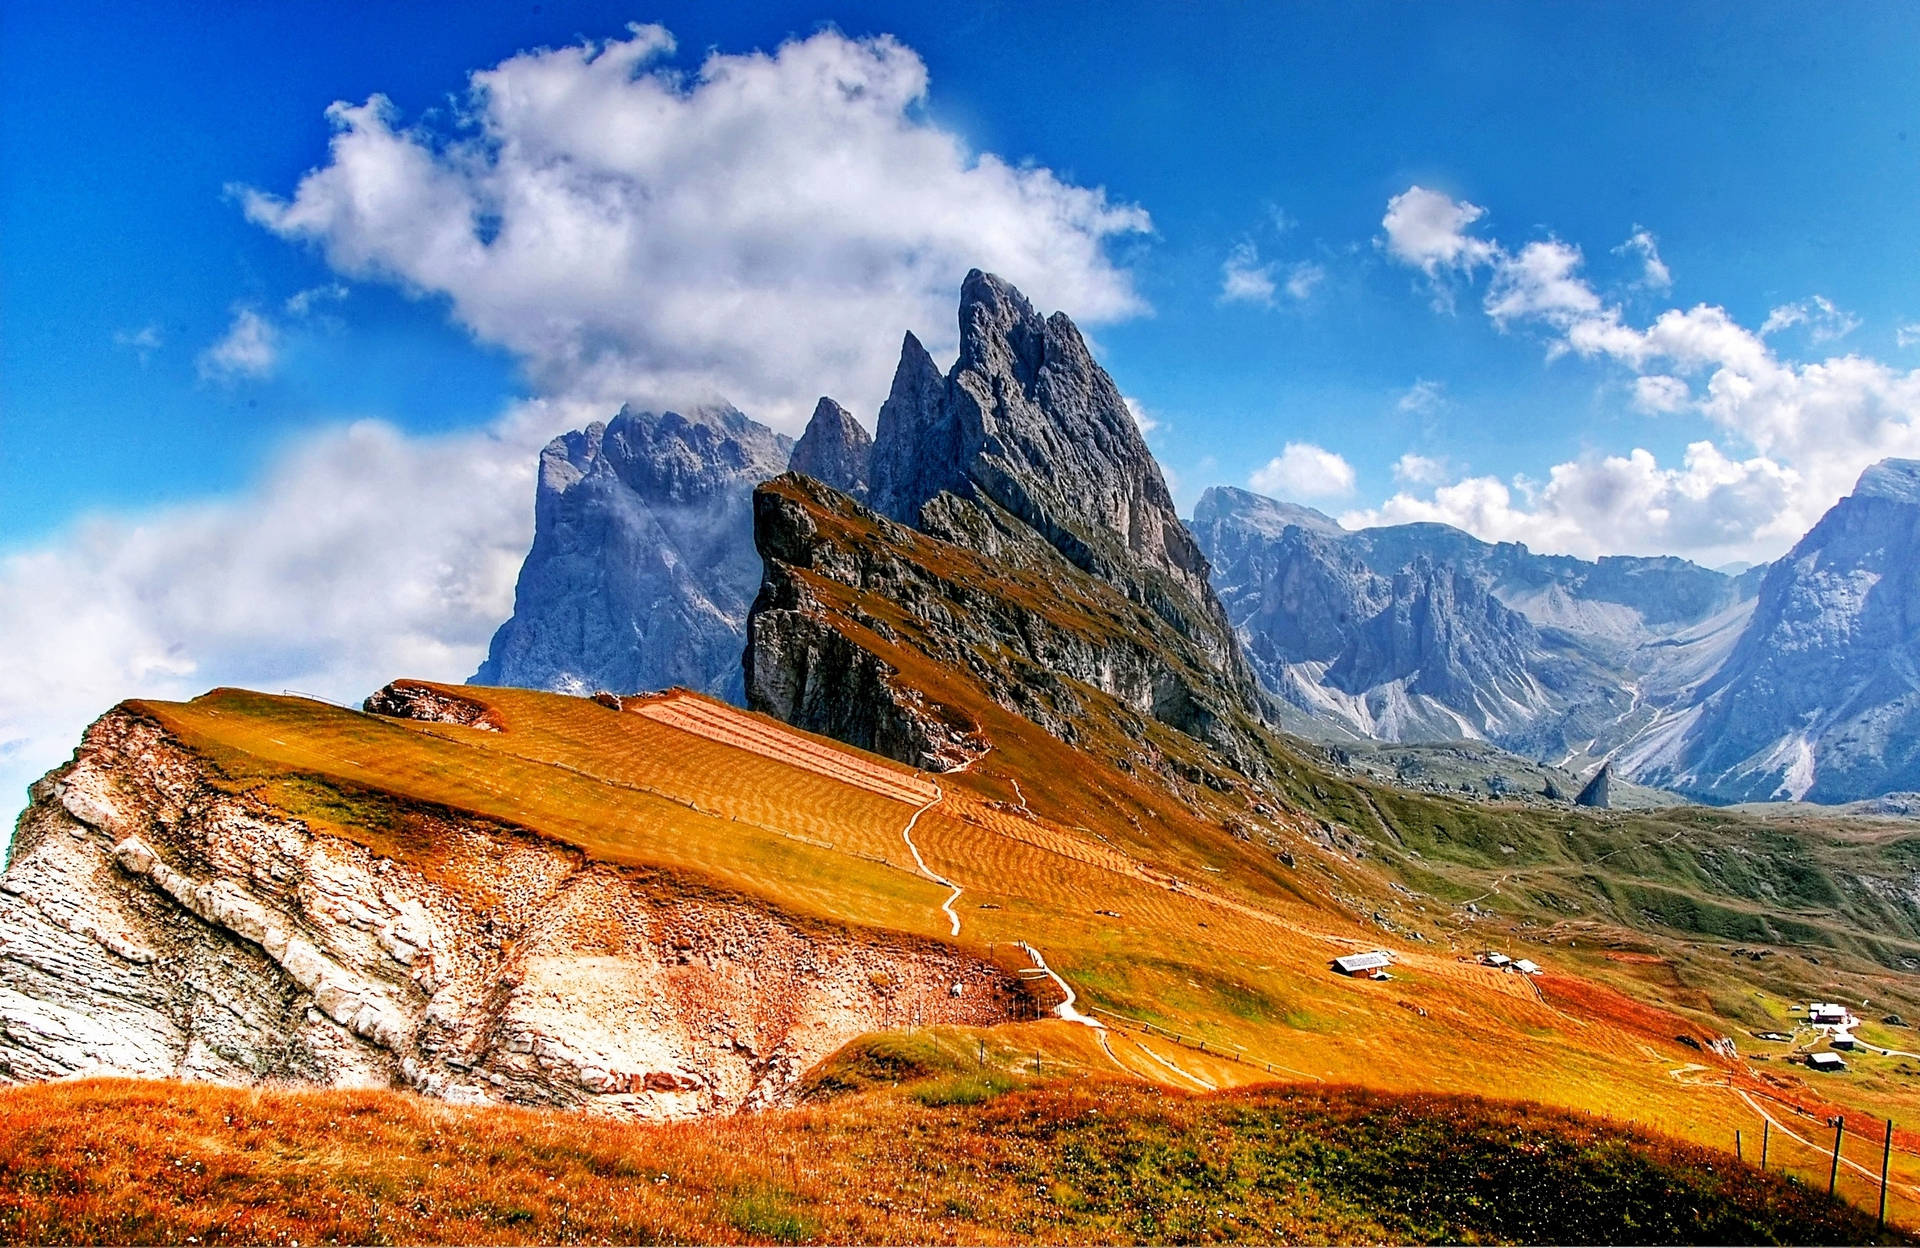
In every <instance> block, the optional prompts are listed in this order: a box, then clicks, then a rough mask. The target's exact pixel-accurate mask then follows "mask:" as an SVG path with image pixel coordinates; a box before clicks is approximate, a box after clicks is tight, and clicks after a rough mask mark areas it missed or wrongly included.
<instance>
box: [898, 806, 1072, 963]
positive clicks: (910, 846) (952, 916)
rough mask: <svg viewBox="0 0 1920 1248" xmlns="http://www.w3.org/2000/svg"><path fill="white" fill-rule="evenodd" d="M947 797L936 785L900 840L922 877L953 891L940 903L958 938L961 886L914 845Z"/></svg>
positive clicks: (903, 829) (904, 830)
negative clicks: (919, 829)
mask: <svg viewBox="0 0 1920 1248" xmlns="http://www.w3.org/2000/svg"><path fill="white" fill-rule="evenodd" d="M945 796H946V794H945V793H943V792H941V791H940V785H939V784H938V783H935V784H934V786H933V800H932V801H930V802H928V803H927V804H926V805H924V806H922V807H920V808H919V809H918V810H916V811H914V812H913V818H911V819H909V820H907V826H906V827H904V828H902V829H900V839H901V840H904V841H905V842H906V843H907V852H908V853H910V854H912V855H913V862H914V865H915V866H917V867H919V868H920V874H921V875H924V876H926V877H927V878H928V879H930V880H932V881H933V882H934V883H936V884H940V885H944V886H945V887H947V888H950V889H952V890H953V895H952V896H950V897H948V898H947V899H946V900H945V901H943V902H941V903H940V909H941V910H942V911H943V912H944V913H945V914H946V916H947V919H948V920H949V921H950V922H951V923H952V924H953V935H955V936H958V935H959V934H960V916H959V915H958V914H956V913H955V912H954V909H953V903H954V902H956V901H958V900H960V886H959V885H958V884H955V883H954V882H953V881H952V880H950V879H948V878H947V877H946V876H944V875H941V874H939V873H938V872H937V871H935V870H934V869H933V868H931V867H929V866H928V865H927V860H926V859H925V858H922V857H921V856H920V847H919V846H918V845H915V844H914V843H913V826H914V825H915V824H917V823H919V822H920V816H921V815H924V814H926V813H927V812H928V811H930V810H932V809H933V808H934V807H935V806H938V805H939V804H940V801H941V799H942V798H944V797H945ZM1068 996H1069V997H1071V996H1072V994H1071V993H1069V994H1068Z"/></svg>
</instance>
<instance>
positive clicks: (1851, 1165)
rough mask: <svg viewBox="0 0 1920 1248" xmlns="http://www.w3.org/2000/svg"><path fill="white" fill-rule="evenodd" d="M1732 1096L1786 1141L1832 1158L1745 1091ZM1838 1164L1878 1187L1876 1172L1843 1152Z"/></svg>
mask: <svg viewBox="0 0 1920 1248" xmlns="http://www.w3.org/2000/svg"><path fill="white" fill-rule="evenodd" d="M1733 1094H1734V1095H1735V1096H1737V1097H1739V1098H1740V1099H1741V1100H1743V1101H1745V1102H1746V1103H1747V1108H1748V1109H1751V1110H1752V1111H1753V1112H1754V1113H1756V1114H1759V1115H1760V1116H1761V1117H1762V1118H1764V1119H1766V1120H1767V1121H1768V1122H1770V1123H1772V1124H1773V1129H1774V1130H1775V1131H1778V1132H1780V1133H1781V1134H1782V1135H1784V1136H1786V1137H1787V1138H1788V1139H1791V1140H1797V1141H1798V1142H1800V1143H1801V1144H1804V1145H1806V1146H1807V1147H1808V1148H1810V1149H1812V1150H1813V1151H1814V1152H1816V1153H1818V1154H1820V1155H1821V1156H1822V1157H1826V1158H1829V1159H1831V1158H1832V1157H1833V1149H1832V1147H1831V1146H1828V1145H1821V1144H1815V1143H1814V1142H1813V1141H1812V1140H1809V1139H1807V1138H1806V1137H1805V1136H1803V1135H1800V1134H1799V1133H1797V1132H1795V1131H1794V1130H1793V1129H1792V1128H1791V1127H1789V1126H1787V1124H1786V1123H1784V1122H1781V1121H1780V1120H1779V1119H1778V1118H1775V1117H1774V1116H1773V1115H1772V1114H1770V1113H1768V1112H1767V1111H1766V1110H1765V1109H1764V1108H1762V1107H1761V1105H1760V1103H1759V1102H1758V1101H1756V1100H1754V1099H1753V1098H1752V1097H1751V1096H1748V1095H1747V1093H1746V1089H1744V1088H1734V1089H1733ZM1840 1164H1841V1165H1843V1166H1846V1167H1847V1168H1848V1169H1850V1170H1858V1171H1859V1172H1860V1173H1861V1174H1863V1175H1865V1176H1866V1177H1867V1178H1869V1179H1871V1180H1873V1183H1874V1185H1875V1186H1876V1187H1877V1186H1879V1184H1880V1175H1879V1173H1878V1172H1877V1171H1873V1170H1869V1169H1867V1168H1866V1167H1865V1166H1863V1165H1861V1164H1860V1163H1859V1162H1857V1161H1855V1160H1854V1159H1853V1158H1851V1157H1849V1156H1847V1155H1846V1153H1845V1152H1844V1151H1843V1152H1842V1153H1841V1154H1840ZM1888 1186H1889V1187H1890V1188H1894V1189H1900V1188H1904V1189H1906V1191H1907V1193H1908V1194H1909V1195H1920V1188H1916V1187H1914V1186H1913V1185H1912V1184H1911V1183H1889V1184H1888Z"/></svg>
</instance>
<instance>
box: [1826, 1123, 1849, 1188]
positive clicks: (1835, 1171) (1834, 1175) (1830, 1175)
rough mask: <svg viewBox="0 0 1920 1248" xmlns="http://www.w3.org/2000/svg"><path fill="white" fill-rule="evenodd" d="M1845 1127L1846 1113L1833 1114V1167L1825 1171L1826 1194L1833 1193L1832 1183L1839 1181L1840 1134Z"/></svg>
mask: <svg viewBox="0 0 1920 1248" xmlns="http://www.w3.org/2000/svg"><path fill="white" fill-rule="evenodd" d="M1846 1129H1847V1119H1846V1115H1844V1114H1841V1115H1837V1116H1835V1118H1834V1120H1833V1168H1832V1169H1831V1170H1829V1171H1827V1195H1829V1196H1831V1195H1833V1187H1834V1184H1836V1183H1838V1182H1839V1181H1840V1136H1841V1134H1842V1133H1843V1132H1844V1131H1846Z"/></svg>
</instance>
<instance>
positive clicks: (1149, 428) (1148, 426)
mask: <svg viewBox="0 0 1920 1248" xmlns="http://www.w3.org/2000/svg"><path fill="white" fill-rule="evenodd" d="M1121 400H1122V401H1123V402H1124V403H1126V405H1127V415H1129V416H1131V417H1133V423H1134V424H1136V425H1138V426H1140V432H1141V434H1143V435H1145V434H1149V433H1152V432H1153V431H1154V430H1156V429H1158V428H1159V427H1160V421H1159V420H1158V418H1156V417H1155V416H1154V414H1153V413H1152V412H1149V411H1148V410H1147V407H1146V404H1144V403H1142V402H1140V401H1139V400H1138V399H1135V398H1133V397H1131V396H1128V395H1122V396H1121Z"/></svg>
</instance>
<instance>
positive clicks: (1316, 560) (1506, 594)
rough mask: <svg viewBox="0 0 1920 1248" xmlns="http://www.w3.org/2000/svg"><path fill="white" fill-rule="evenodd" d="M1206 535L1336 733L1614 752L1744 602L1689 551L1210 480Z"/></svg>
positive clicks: (1282, 661) (1272, 652)
mask: <svg viewBox="0 0 1920 1248" xmlns="http://www.w3.org/2000/svg"><path fill="white" fill-rule="evenodd" d="M1193 531H1194V533H1195V535H1196V537H1197V539H1198V541H1199V543H1200V545H1201V548H1202V549H1203V550H1204V551H1205V552H1206V554H1207V556H1208V558H1209V559H1211V560H1212V561H1213V564H1214V567H1215V582H1216V584H1217V586H1218V588H1219V591H1220V596H1221V599H1222V600H1223V601H1224V602H1225V603H1226V604H1227V608H1228V612H1229V615H1230V617H1231V619H1232V620H1233V622H1234V624H1235V626H1236V627H1237V628H1238V630H1239V631H1240V634H1241V637H1242V639H1243V641H1244V644H1245V648H1246V651H1247V653H1248V655H1249V656H1250V658H1251V659H1252V661H1253V663H1254V666H1255V669H1256V671H1257V672H1258V674H1259V676H1260V678H1261V679H1262V681H1263V682H1265V683H1266V685H1267V687H1268V688H1270V689H1271V690H1273V691H1274V692H1275V693H1277V694H1279V695H1280V696H1281V697H1283V698H1285V699H1286V700H1287V701H1288V702H1289V703H1291V704H1292V705H1294V706H1295V707H1298V708H1300V709H1301V710H1303V711H1305V712H1307V713H1308V714H1310V715H1312V716H1313V717H1315V719H1316V720H1317V721H1318V722H1319V724H1321V725H1323V728H1322V729H1321V730H1322V731H1325V732H1328V733H1329V734H1330V735H1331V734H1337V733H1338V732H1339V731H1341V730H1345V731H1349V732H1353V733H1356V734H1359V735H1363V736H1369V737H1380V738H1386V739H1389V740H1405V741H1414V740H1448V739H1459V738H1475V737H1479V738H1485V739H1488V740H1491V741H1494V742H1496V743H1498V744H1500V745H1502V746H1505V747H1506V748H1508V749H1512V750H1515V751H1518V752H1521V753H1524V754H1528V755H1530V756H1533V757H1537V758H1553V759H1555V760H1564V761H1571V757H1570V756H1572V755H1579V754H1588V755H1589V756H1590V757H1593V758H1595V759H1597V758H1599V757H1604V756H1605V755H1606V754H1607V752H1608V751H1610V750H1611V749H1613V748H1614V747H1616V746H1618V745H1619V744H1620V743H1621V742H1623V741H1625V740H1628V739H1630V738H1631V737H1632V736H1633V735H1634V733H1636V732H1637V731H1639V730H1640V729H1642V728H1643V727H1644V726H1645V725H1646V723H1647V722H1648V721H1649V720H1650V719H1651V718H1652V717H1653V715H1654V714H1655V711H1656V704H1658V705H1666V704H1668V703H1671V702H1674V701H1677V700H1679V699H1681V698H1683V697H1684V696H1685V695H1686V693H1687V691H1688V690H1689V689H1690V688H1691V687H1692V686H1693V685H1694V684H1697V682H1698V680H1699V679H1701V678H1702V677H1703V676H1704V674H1705V671H1704V670H1702V669H1706V670H1710V668H1711V665H1712V664H1713V663H1717V662H1718V660H1719V657H1720V656H1721V654H1722V653H1723V652H1724V650H1725V648H1726V646H1727V644H1728V642H1729V638H1730V636H1731V635H1732V632H1733V631H1736V630H1732V629H1729V628H1728V627H1726V626H1725V625H1726V623H1727V621H1726V620H1723V619H1722V618H1721V617H1723V616H1733V615H1737V614H1739V613H1740V612H1741V611H1742V610H1743V609H1744V608H1743V605H1742V596H1743V593H1744V592H1745V591H1744V589H1743V584H1742V582H1741V581H1738V580H1736V579H1735V578H1731V577H1728V576H1725V575H1722V574H1721V573H1717V572H1711V571H1709V570H1707V569H1705V568H1701V567H1698V566H1697V565H1694V564H1691V563H1687V562H1686V561H1684V560H1679V559H1640V558H1627V557H1620V558H1604V559H1601V560H1599V561H1597V562H1592V561H1586V560H1579V559H1573V558H1568V557H1565V556H1553V555H1536V554H1534V553H1533V552H1531V551H1529V550H1528V549H1527V548H1526V547H1525V546H1523V545H1520V544H1519V543H1515V542H1503V543H1498V544H1494V543H1487V542H1482V541H1480V540H1478V539H1476V538H1474V537H1472V536H1471V535H1469V534H1466V533H1463V532H1461V531H1460V530H1458V529H1453V528H1449V527H1447V526H1445V525H1438V524H1410V525H1397V526H1392V527H1387V528H1377V529H1367V530H1362V531H1358V532H1350V531H1348V530H1346V529H1343V528H1342V527H1341V526H1340V525H1339V524H1338V523H1337V522H1335V521H1334V520H1333V519H1332V518H1331V517H1329V516H1325V515H1322V514H1321V513H1319V512H1316V511H1312V510H1311V509H1308V508H1304V507H1295V506H1290V505H1288V504H1284V503H1278V502H1275V501H1274V500H1272V499H1267V498H1262V497H1260V496H1259V495H1256V494H1251V493H1249V492H1247V491H1245V490H1236V489H1230V488H1215V489H1210V490H1208V491H1207V492H1206V494H1204V495H1203V496H1202V498H1201V500H1200V503H1199V505H1198V506H1197V507H1196V509H1195V512H1194V520H1193Z"/></svg>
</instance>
